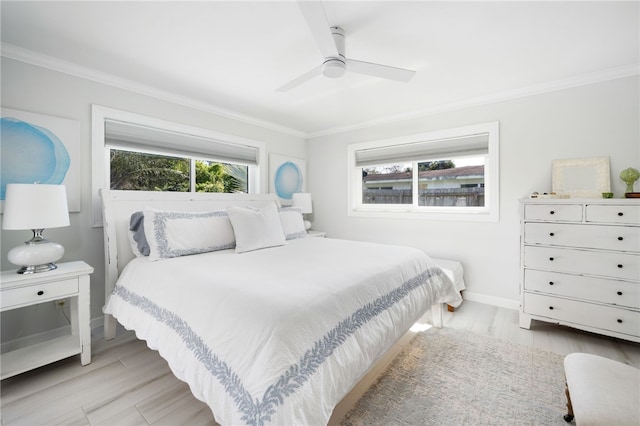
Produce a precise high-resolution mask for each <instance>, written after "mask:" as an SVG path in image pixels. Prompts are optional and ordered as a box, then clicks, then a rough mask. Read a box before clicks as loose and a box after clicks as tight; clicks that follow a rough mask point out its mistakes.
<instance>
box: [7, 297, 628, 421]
mask: <svg viewBox="0 0 640 426" xmlns="http://www.w3.org/2000/svg"><path fill="white" fill-rule="evenodd" d="M429 318H430V317H429V316H425V317H424V322H430V319H429ZM444 326H445V327H450V328H456V329H463V330H469V331H472V332H476V333H480V334H485V335H490V336H494V337H496V338H498V339H501V340H505V341H509V342H514V343H519V344H524V345H529V346H533V347H536V348H538V349H542V350H546V351H551V352H555V353H557V354H560V355H566V354H568V353H571V352H587V353H593V354H596V355H602V356H605V357H608V358H611V359H615V360H618V361H621V362H624V363H627V364H630V365H634V366H636V367H639V368H640V344H637V343H631V342H626V341H623V340H618V339H614V338H609V337H603V336H599V335H595V334H590V333H586V332H582V331H578V330H573V329H570V328H566V327H560V326H557V325H552V324H546V323H542V322H536V321H534V322H533V325H532V328H531V330H523V329H520V328H518V313H517V311H513V310H509V309H504V308H496V307H493V306H488V305H483V304H480V303H475V302H470V301H465V302H464V303H463V305H462V306H461V307H460V308H458V309H456V312H455V313H449V312H445V313H444ZM0 386H1V388H0V392H1V394H0V395H1V396H0V404H1V406H0V408H1V416H2V425H37V424H47V425H57V424H65V425H66V424H73V425H99V424H100V425H118V426H126V425H147V424H154V425H156V424H157V425H186V424H188V425H208V424H209V425H213V424H215V422H214V421H213V416H212V414H211V411H210V410H209V408H208V407H207V405H206V404H204V403H202V402H200V401H198V400H196V399H195V398H194V397H193V396H192V395H191V393H190V391H189V388H188V386H187V385H186V384H184V383H183V382H180V381H179V380H178V379H176V378H175V377H174V376H173V374H172V373H171V372H170V371H169V368H168V367H167V364H166V362H165V361H164V360H163V359H162V358H160V356H159V355H158V354H157V352H155V351H152V350H150V349H148V348H147V347H146V345H145V343H144V342H142V341H138V340H135V338H134V337H133V336H132V334H130V333H126V334H123V335H121V336H120V337H118V338H117V339H115V340H112V341H109V342H105V341H104V340H102V339H98V340H96V341H95V342H94V343H93V358H92V362H91V364H89V365H87V366H85V367H81V366H80V361H79V358H78V357H77V356H76V357H72V358H69V359H67V360H63V361H60V362H57V363H54V364H51V365H49V366H45V367H42V368H39V369H37V370H33V371H30V372H27V373H23V374H21V375H18V376H16V377H12V378H9V379H6V380H4V381H2V383H1V384H0Z"/></svg>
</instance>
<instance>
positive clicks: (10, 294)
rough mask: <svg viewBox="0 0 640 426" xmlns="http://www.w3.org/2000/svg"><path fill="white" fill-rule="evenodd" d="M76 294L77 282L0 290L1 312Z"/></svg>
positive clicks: (50, 283) (64, 281)
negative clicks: (0, 291)
mask: <svg viewBox="0 0 640 426" xmlns="http://www.w3.org/2000/svg"><path fill="white" fill-rule="evenodd" d="M74 294H78V280H77V279H70V280H63V281H58V282H47V283H41V284H34V285H29V286H24V287H14V288H10V289H6V290H2V299H1V300H2V302H1V303H2V310H5V309H8V308H12V307H18V306H20V305H31V304H34V303H39V302H40V301H42V302H46V301H49V300H54V299H61V298H64V297H68V296H71V295H74Z"/></svg>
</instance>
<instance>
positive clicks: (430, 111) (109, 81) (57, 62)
mask: <svg viewBox="0 0 640 426" xmlns="http://www.w3.org/2000/svg"><path fill="white" fill-rule="evenodd" d="M0 55H1V56H3V57H6V58H9V59H14V60H16V61H20V62H25V63H28V64H31V65H35V66H39V67H42V68H47V69H50V70H53V71H58V72H62V73H65V74H69V75H73V76H75V77H79V78H83V79H85V80H90V81H94V82H97V83H101V84H105V85H108V86H112V87H116V88H119V89H123V90H127V91H130V92H134V93H138V94H141V95H145V96H149V97H153V98H156V99H159V100H163V101H167V102H172V103H175V104H178V105H182V106H185V107H189V108H193V109H197V110H201V111H205V112H209V113H212V114H216V115H219V116H221V117H225V118H229V119H232V120H237V121H240V122H242V123H245V124H248V125H252V126H257V127H261V128H263V129H267V130H272V131H276V132H280V133H284V134H288V135H292V136H296V137H300V138H305V139H307V140H308V139H311V138H316V137H322V136H330V135H335V134H339V133H346V132H351V131H356V130H361V129H364V128H368V127H376V126H382V125H388V124H393V123H397V122H401V121H405V120H411V119H416V118H422V117H427V116H431V115H435V114H440V113H443V112H449V111H455V110H461V109H465V108H471V107H476V106H481V105H487V104H492V103H497V102H503V101H508V100H512V99H518V98H523V97H526V96H532V95H539V94H543V93H549V92H555V91H559V90H564V89H570V88H573V87H578V86H586V85H589V84H595V83H600V82H604V81H608V80H615V79H619V78H625V77H631V76H635V75H640V64H637V63H636V64H630V65H625V66H621V67H616V68H610V69H606V70H603V71H599V72H594V73H588V74H582V75H578V76H575V77H571V78H567V79H561V80H555V81H550V82H545V83H541V84H535V85H531V86H525V87H522V88H517V89H513V90H507V91H503V92H498V93H493V94H490V95H486V96H479V97H475V98H470V99H465V100H462V101H457V102H452V103H448V104H443V105H438V106H435V107H431V108H425V109H419V110H414V111H411V112H408V113H404V114H398V115H393V116H388V117H384V118H380V119H375V120H368V121H363V122H360V123H356V124H352V125H348V126H341V127H334V128H329V129H325V130H320V131H318V132H308V133H307V132H303V131H300V130H297V129H293V128H290V127H286V126H282V125H280V124H276V123H272V122H269V121H266V120H261V119H258V118H255V117H250V116H246V115H243V114H239V113H237V112H234V111H230V110H227V109H224V108H221V107H218V106H216V105H212V104H210V103H207V102H201V101H197V100H194V99H191V98H188V97H185V96H178V95H176V94H174V93H171V92H168V91H164V90H160V89H157V88H154V87H151V86H147V85H144V84H140V83H137V82H134V81H132V80H127V79H123V78H119V77H116V76H113V75H111V74H108V73H104V72H101V71H98V70H95V69H92V68H87V67H82V66H80V65H77V64H74V63H71V62H67V61H63V60H61V59H58V58H54V57H52V56H48V55H44V54H41V53H37V52H34V51H31V50H28V49H24V48H21V47H17V46H14V45H11V44H8V43H2V42H0Z"/></svg>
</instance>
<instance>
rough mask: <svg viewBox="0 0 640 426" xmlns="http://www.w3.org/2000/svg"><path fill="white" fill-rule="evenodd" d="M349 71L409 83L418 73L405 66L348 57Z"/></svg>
mask: <svg viewBox="0 0 640 426" xmlns="http://www.w3.org/2000/svg"><path fill="white" fill-rule="evenodd" d="M347 71H350V72H356V73H358V74H366V75H371V76H373V77H380V78H386V79H388V80H395V81H402V82H404V83H407V82H408V81H409V80H411V79H412V78H413V76H414V75H415V74H416V72H415V71H411V70H405V69H403V68H396V67H390V66H388V65H380V64H373V63H371V62H364V61H356V60H354V59H347Z"/></svg>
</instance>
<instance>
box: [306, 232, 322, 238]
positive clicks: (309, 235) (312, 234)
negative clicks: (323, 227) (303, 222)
mask: <svg viewBox="0 0 640 426" xmlns="http://www.w3.org/2000/svg"><path fill="white" fill-rule="evenodd" d="M326 236H327V233H326V232H321V231H307V237H316V238H324V237H326Z"/></svg>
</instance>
